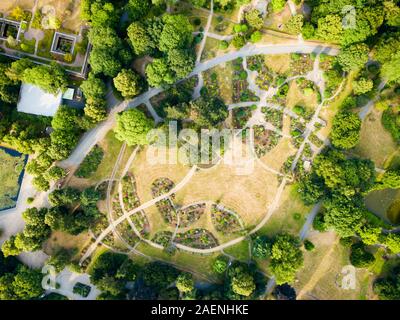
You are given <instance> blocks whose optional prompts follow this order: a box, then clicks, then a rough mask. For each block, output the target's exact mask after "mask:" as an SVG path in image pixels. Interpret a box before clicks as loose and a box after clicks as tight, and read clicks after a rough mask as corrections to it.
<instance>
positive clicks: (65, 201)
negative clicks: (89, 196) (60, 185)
mask: <svg viewBox="0 0 400 320" xmlns="http://www.w3.org/2000/svg"><path fill="white" fill-rule="evenodd" d="M79 199H80V191H79V190H77V189H73V188H71V187H67V188H64V189H57V190H54V191H53V192H52V193H50V194H49V202H50V203H51V204H52V205H53V206H60V205H72V204H75V203H77V202H78V201H79Z"/></svg>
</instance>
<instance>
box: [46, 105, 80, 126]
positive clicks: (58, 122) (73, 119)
mask: <svg viewBox="0 0 400 320" xmlns="http://www.w3.org/2000/svg"><path fill="white" fill-rule="evenodd" d="M79 119H80V115H79V111H78V110H77V109H74V108H70V107H67V106H60V107H59V108H58V109H57V112H56V114H55V115H54V117H53V119H52V120H51V126H52V128H53V129H54V130H64V131H79V126H78V125H77V123H79Z"/></svg>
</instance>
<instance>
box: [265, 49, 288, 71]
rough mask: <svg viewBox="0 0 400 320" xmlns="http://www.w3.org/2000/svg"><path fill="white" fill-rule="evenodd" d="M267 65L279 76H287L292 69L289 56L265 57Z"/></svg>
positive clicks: (273, 55)
mask: <svg viewBox="0 0 400 320" xmlns="http://www.w3.org/2000/svg"><path fill="white" fill-rule="evenodd" d="M264 61H265V65H266V66H267V67H268V68H270V69H271V70H272V71H274V72H276V73H278V74H285V73H287V72H288V71H289V68H290V55H289V54H269V55H264Z"/></svg>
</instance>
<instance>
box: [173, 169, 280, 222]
mask: <svg viewBox="0 0 400 320" xmlns="http://www.w3.org/2000/svg"><path fill="white" fill-rule="evenodd" d="M266 181H268V182H269V183H268V184H266ZM277 186H278V182H277V179H276V177H275V175H273V174H271V173H269V172H267V171H266V170H265V169H263V168H262V167H261V165H260V164H258V163H255V167H254V171H253V172H252V174H250V175H237V173H236V170H235V168H234V167H232V166H228V165H225V164H220V165H218V166H215V167H213V168H211V169H208V170H206V171H200V172H198V173H196V175H195V176H194V177H193V178H192V179H191V181H190V182H189V183H188V184H187V185H186V186H185V187H184V188H183V189H182V190H181V191H179V192H178V193H177V195H176V203H177V204H179V205H186V204H190V203H193V202H197V201H203V200H210V201H214V202H219V203H221V204H222V205H224V206H225V207H226V208H229V209H230V210H233V211H235V212H236V213H238V214H239V215H240V216H241V218H242V219H243V221H244V223H245V226H246V227H248V226H252V225H255V224H256V223H257V222H258V221H259V220H261V219H262V217H263V216H264V215H265V212H266V210H267V207H268V205H269V204H270V203H271V202H272V200H273V198H274V196H275V192H276V190H277Z"/></svg>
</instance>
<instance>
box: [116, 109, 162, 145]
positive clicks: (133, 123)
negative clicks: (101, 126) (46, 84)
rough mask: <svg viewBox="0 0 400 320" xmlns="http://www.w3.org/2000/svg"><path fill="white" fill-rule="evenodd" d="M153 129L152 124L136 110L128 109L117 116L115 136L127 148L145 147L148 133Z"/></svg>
mask: <svg viewBox="0 0 400 320" xmlns="http://www.w3.org/2000/svg"><path fill="white" fill-rule="evenodd" d="M153 127H154V122H153V121H152V120H150V119H148V118H147V117H146V115H145V114H144V113H143V112H141V111H139V110H137V109H130V110H127V111H124V112H122V113H120V114H118V115H117V126H116V128H115V130H114V131H115V136H116V138H117V139H118V140H120V141H126V143H127V144H128V145H129V146H133V145H146V144H148V143H149V141H148V140H147V137H146V136H147V134H148V132H149V131H150V130H151V129H152V128H153Z"/></svg>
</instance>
